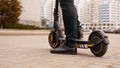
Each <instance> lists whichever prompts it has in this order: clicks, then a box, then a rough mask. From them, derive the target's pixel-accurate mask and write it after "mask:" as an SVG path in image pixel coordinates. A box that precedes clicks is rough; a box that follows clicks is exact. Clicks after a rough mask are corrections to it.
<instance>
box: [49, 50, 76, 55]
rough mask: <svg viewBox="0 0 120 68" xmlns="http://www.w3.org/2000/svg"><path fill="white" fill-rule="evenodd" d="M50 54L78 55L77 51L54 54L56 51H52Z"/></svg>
mask: <svg viewBox="0 0 120 68" xmlns="http://www.w3.org/2000/svg"><path fill="white" fill-rule="evenodd" d="M50 53H52V54H68V55H77V52H75V51H69V52H68V51H66V52H57V51H56V52H54V51H52V50H50Z"/></svg>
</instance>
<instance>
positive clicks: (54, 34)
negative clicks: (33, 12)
mask: <svg viewBox="0 0 120 68" xmlns="http://www.w3.org/2000/svg"><path fill="white" fill-rule="evenodd" d="M58 7H59V0H56V4H55V8H54V26H53V29H52V30H51V32H50V33H49V36H48V41H49V44H50V46H51V47H52V48H53V49H54V48H57V47H59V46H62V44H64V43H65V35H64V33H63V32H64V30H63V29H62V28H61V25H60V22H59V13H58V11H59V8H58ZM76 43H77V48H82V49H88V48H90V50H91V52H92V53H93V54H94V55H95V56H97V57H102V56H103V55H104V54H105V53H106V51H107V49H108V44H109V40H108V37H107V36H106V35H105V33H104V32H103V31H100V30H94V31H92V32H91V34H90V35H89V38H88V41H83V40H80V39H76Z"/></svg>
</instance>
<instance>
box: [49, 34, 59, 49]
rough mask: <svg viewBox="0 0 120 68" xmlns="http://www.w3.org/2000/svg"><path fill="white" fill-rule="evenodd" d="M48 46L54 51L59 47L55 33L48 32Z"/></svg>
mask: <svg viewBox="0 0 120 68" xmlns="http://www.w3.org/2000/svg"><path fill="white" fill-rule="evenodd" d="M48 41H49V44H50V46H51V47H52V48H53V49H54V48H57V47H59V46H60V41H59V37H58V35H57V34H56V33H55V32H50V34H49V36H48Z"/></svg>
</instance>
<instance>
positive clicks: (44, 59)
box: [0, 31, 120, 68]
mask: <svg viewBox="0 0 120 68" xmlns="http://www.w3.org/2000/svg"><path fill="white" fill-rule="evenodd" d="M0 32H1V33H0V34H1V35H0V68H120V45H119V44H120V34H107V35H108V36H109V39H110V45H109V49H108V51H107V53H106V55H104V56H103V57H101V58H98V57H95V56H94V55H92V53H91V52H90V50H89V49H86V50H84V49H78V54H77V55H62V54H61V55H58V54H50V52H49V50H50V49H51V48H50V47H49V44H48V39H47V33H48V32H47V33H45V35H43V34H42V35H41V34H34V35H33V34H30V33H29V34H27V35H24V34H23V33H22V32H20V33H22V35H20V34H19V33H18V34H15V33H13V35H12V32H11V31H10V32H7V31H6V33H10V35H8V34H6V33H5V32H4V31H0ZM18 32H19V31H18ZM25 32H26V31H25ZM40 32H41V31H40ZM2 33H3V34H2ZM26 33H28V32H26ZM43 33H44V32H43ZM87 36H88V35H85V37H87Z"/></svg>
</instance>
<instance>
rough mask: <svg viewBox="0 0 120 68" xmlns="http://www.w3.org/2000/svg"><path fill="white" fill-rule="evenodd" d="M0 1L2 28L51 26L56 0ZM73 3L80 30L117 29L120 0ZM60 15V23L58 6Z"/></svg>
mask: <svg viewBox="0 0 120 68" xmlns="http://www.w3.org/2000/svg"><path fill="white" fill-rule="evenodd" d="M0 3H1V4H0V20H1V21H0V25H1V26H0V27H1V29H8V28H9V29H51V28H52V26H53V10H54V5H55V0H34V1H33V0H0ZM74 3H75V6H76V8H77V12H78V15H79V20H80V22H81V25H82V27H83V31H91V30H96V29H97V30H103V31H105V32H108V33H120V0H75V2H74ZM59 15H60V19H59V20H60V23H61V24H62V23H63V21H62V12H61V10H60V11H59ZM16 23H17V25H15V24H16ZM11 24H12V25H11ZM18 24H19V25H18Z"/></svg>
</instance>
